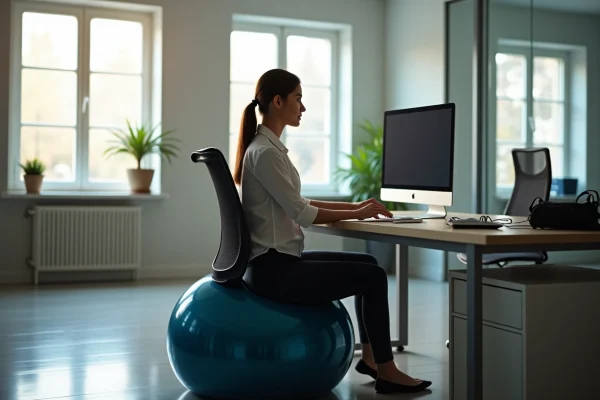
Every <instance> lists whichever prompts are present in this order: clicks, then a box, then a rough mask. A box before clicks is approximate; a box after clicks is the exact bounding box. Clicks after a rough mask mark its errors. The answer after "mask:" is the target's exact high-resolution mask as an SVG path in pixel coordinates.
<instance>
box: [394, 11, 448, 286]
mask: <svg viewBox="0 0 600 400" xmlns="http://www.w3.org/2000/svg"><path fill="white" fill-rule="evenodd" d="M444 3H445V0H427V1H423V0H388V1H387V2H386V10H385V26H386V39H387V40H386V46H385V60H386V61H385V85H386V87H387V89H386V96H385V109H386V110H389V109H398V108H408V107H418V106H424V105H431V104H440V103H443V102H444V82H445V78H444V62H445V61H444V37H445V24H444ZM409 254H410V256H409V257H410V261H409V262H410V273H411V275H413V276H420V277H424V278H427V279H432V280H443V279H444V278H445V273H444V270H445V264H444V263H445V257H444V253H443V252H441V251H435V250H423V249H416V248H411V250H410V253H409Z"/></svg>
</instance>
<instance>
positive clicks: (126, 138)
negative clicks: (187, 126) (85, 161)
mask: <svg viewBox="0 0 600 400" xmlns="http://www.w3.org/2000/svg"><path fill="white" fill-rule="evenodd" d="M157 128H158V125H157V126H155V127H154V128H151V127H147V126H145V125H140V126H132V125H131V123H130V122H129V120H127V128H126V129H117V130H111V133H112V134H113V136H114V137H115V138H116V140H113V141H112V143H114V145H113V146H111V147H109V148H108V149H106V150H105V151H104V155H106V156H108V157H111V156H113V155H116V154H123V153H125V154H130V155H131V156H133V157H134V158H135V160H136V162H137V168H132V169H128V170H127V178H128V180H129V186H130V187H131V191H132V192H133V193H150V185H151V184H152V178H153V177H154V170H153V169H143V168H142V159H143V158H144V157H145V156H147V155H148V154H152V153H158V154H160V155H161V156H164V157H165V158H166V159H167V161H169V163H171V157H174V156H175V155H176V154H177V151H179V148H178V147H177V146H176V145H175V144H174V143H175V142H177V141H178V140H177V139H176V138H174V137H172V136H171V135H172V134H173V133H174V132H175V131H174V130H170V131H166V132H162V133H157V132H158V131H157Z"/></svg>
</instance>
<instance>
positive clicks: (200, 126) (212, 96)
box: [0, 0, 441, 283]
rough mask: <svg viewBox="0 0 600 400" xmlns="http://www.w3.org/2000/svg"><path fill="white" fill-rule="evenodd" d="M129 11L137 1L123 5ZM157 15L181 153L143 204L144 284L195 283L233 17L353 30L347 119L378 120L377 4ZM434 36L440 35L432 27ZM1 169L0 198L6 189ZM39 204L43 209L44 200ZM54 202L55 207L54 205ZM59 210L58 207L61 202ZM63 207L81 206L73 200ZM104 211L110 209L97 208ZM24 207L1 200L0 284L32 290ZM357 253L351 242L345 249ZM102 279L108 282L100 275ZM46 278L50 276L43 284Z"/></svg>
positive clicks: (174, 6)
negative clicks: (185, 279) (195, 159)
mask: <svg viewBox="0 0 600 400" xmlns="http://www.w3.org/2000/svg"><path fill="white" fill-rule="evenodd" d="M128 2H130V3H134V1H128ZM144 4H149V5H158V6H162V7H163V24H164V25H163V34H164V36H163V55H164V63H163V90H162V91H163V115H162V122H163V125H164V126H167V127H172V128H174V129H176V130H177V131H178V134H179V135H180V136H179V137H180V139H181V140H182V144H181V147H182V148H183V149H185V151H183V154H182V155H181V157H180V158H179V159H178V160H176V161H174V162H173V165H172V166H170V165H168V164H167V165H165V166H164V168H163V171H162V188H163V191H165V192H166V193H169V194H170V196H171V197H170V198H169V199H167V200H164V201H152V202H143V203H141V204H142V205H143V207H144V212H143V216H144V219H143V230H144V234H143V264H144V267H143V270H142V271H141V277H150V276H153V277H167V276H183V275H188V276H202V275H204V274H206V273H208V272H209V269H210V264H211V262H212V260H213V258H214V255H215V253H216V250H217V248H218V243H219V215H218V206H217V199H216V196H215V195H214V192H213V190H206V188H211V187H212V183H211V181H210V178H209V176H208V173H207V171H206V169H205V168H204V167H203V166H201V165H193V164H192V163H191V161H190V160H189V153H190V152H191V151H193V150H195V149H198V148H202V147H207V146H216V147H219V148H221V149H223V150H226V149H227V146H228V112H229V111H228V110H229V33H230V29H231V17H232V14H234V13H247V14H258V15H269V16H275V17H289V18H301V19H308V20H318V21H326V22H337V23H345V24H349V25H351V26H352V29H353V32H352V36H353V40H354V48H353V57H354V59H353V66H352V67H353V74H354V76H353V81H352V85H353V91H352V94H353V104H352V108H353V118H354V121H355V122H359V121H361V120H362V119H363V118H369V119H372V120H376V119H377V118H380V116H381V115H382V112H383V108H384V107H383V101H384V79H383V71H384V66H383V60H384V51H383V50H384V24H383V21H384V20H385V17H384V11H385V5H384V1H383V0H372V1H364V0H327V1H322V0H304V1H296V0H252V1H247V0H219V1H215V0H195V1H192V0H180V1H173V0H169V1H168V0H146V1H144ZM10 14H11V13H10V2H9V1H8V0H3V1H0V159H2V160H6V159H7V158H8V157H7V152H8V149H7V141H8V135H7V127H8V80H9V72H8V71H9V60H8V56H9V38H10V35H9V26H10ZM439 29H441V28H439ZM6 168H7V165H6V163H5V162H3V163H1V164H0V190H5V189H6V177H7V171H6ZM40 203H48V201H47V200H46V201H43V202H40ZM57 203H58V202H53V204H57ZM61 203H65V202H61ZM66 203H68V204H81V203H84V202H82V201H77V200H75V199H74V200H73V201H70V202H66ZM102 203H103V204H108V202H102ZM30 205H32V202H31V201H25V200H2V201H0V223H1V225H2V230H0V257H1V258H0V283H2V282H29V281H30V276H31V275H30V271H29V269H28V267H27V266H26V262H25V260H26V259H27V257H29V252H30V251H29V249H30V241H31V227H30V220H27V219H25V218H24V217H23V213H24V210H25V208H26V207H28V206H30ZM307 243H308V247H309V248H329V249H342V248H344V247H347V246H345V245H344V243H345V241H342V239H340V238H334V237H329V236H323V235H313V234H309V238H308V239H307ZM351 243H352V244H353V245H356V242H351ZM102 275H103V276H106V275H107V274H102ZM48 277H49V278H50V276H49V275H48Z"/></svg>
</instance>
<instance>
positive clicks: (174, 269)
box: [138, 264, 212, 280]
mask: <svg viewBox="0 0 600 400" xmlns="http://www.w3.org/2000/svg"><path fill="white" fill-rule="evenodd" d="M211 271H212V267H211V265H210V264H206V265H199V264H182V265H167V264H164V265H162V264H158V265H146V266H143V267H142V268H140V269H139V271H138V279H139V280H155V279H179V278H201V277H203V276H205V275H208V274H210V272H211Z"/></svg>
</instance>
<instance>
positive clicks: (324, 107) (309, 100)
mask: <svg viewBox="0 0 600 400" xmlns="http://www.w3.org/2000/svg"><path fill="white" fill-rule="evenodd" d="M302 103H303V104H304V106H305V107H306V111H305V112H304V113H303V114H302V120H301V121H300V126H298V127H292V126H288V127H286V131H287V132H288V133H289V134H291V135H293V134H298V133H300V132H311V133H312V132H317V133H323V134H324V135H329V133H330V132H329V131H330V123H331V91H330V90H329V89H318V88H303V89H302Z"/></svg>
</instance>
